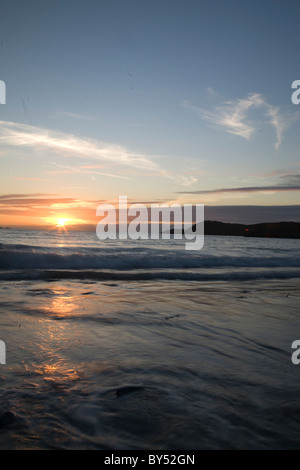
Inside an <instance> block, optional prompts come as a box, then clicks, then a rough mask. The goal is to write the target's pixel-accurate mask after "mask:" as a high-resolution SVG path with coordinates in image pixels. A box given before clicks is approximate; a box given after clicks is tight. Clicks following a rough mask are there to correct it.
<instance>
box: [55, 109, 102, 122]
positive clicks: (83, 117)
mask: <svg viewBox="0 0 300 470" xmlns="http://www.w3.org/2000/svg"><path fill="white" fill-rule="evenodd" d="M57 117H58V118H60V117H66V118H71V119H80V120H83V121H96V119H95V118H94V117H92V116H86V115H85V114H78V113H70V112H69V111H57V113H56V114H54V115H53V116H52V118H57Z"/></svg>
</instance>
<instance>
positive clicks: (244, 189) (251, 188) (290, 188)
mask: <svg viewBox="0 0 300 470" xmlns="http://www.w3.org/2000/svg"><path fill="white" fill-rule="evenodd" d="M269 191H273V192H280V191H300V184H297V185H288V186H284V185H282V186H280V185H270V186H248V187H247V186H246V187H240V188H218V189H209V190H198V191H178V194H223V193H257V192H269Z"/></svg>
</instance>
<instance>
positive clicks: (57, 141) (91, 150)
mask: <svg viewBox="0 0 300 470" xmlns="http://www.w3.org/2000/svg"><path fill="white" fill-rule="evenodd" d="M0 126H1V129H0V142H1V143H2V144H5V145H11V146H17V147H20V146H22V147H32V148H35V149H36V148H38V149H40V150H42V149H46V150H53V151H56V152H59V153H60V155H61V156H62V157H70V156H72V157H80V158H83V159H88V160H97V161H106V162H110V163H114V164H118V165H128V166H132V167H135V168H143V169H148V170H157V171H158V170H160V168H159V167H158V165H157V163H156V162H154V161H153V160H152V159H151V158H150V157H149V156H148V155H144V154H141V153H137V152H133V151H131V150H129V149H127V148H126V147H124V146H121V145H117V144H112V143H107V142H102V141H97V140H92V139H85V138H80V137H77V136H75V135H72V134H66V133H62V132H57V131H51V130H48V129H42V128H39V127H35V126H29V125H27V124H19V123H15V122H9V121H0Z"/></svg>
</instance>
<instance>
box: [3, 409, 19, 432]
mask: <svg viewBox="0 0 300 470" xmlns="http://www.w3.org/2000/svg"><path fill="white" fill-rule="evenodd" d="M16 419H17V418H16V415H15V414H14V413H12V412H11V411H5V413H3V414H2V415H1V416H0V429H1V428H4V427H5V426H8V425H9V424H12V423H14V422H15V421H16Z"/></svg>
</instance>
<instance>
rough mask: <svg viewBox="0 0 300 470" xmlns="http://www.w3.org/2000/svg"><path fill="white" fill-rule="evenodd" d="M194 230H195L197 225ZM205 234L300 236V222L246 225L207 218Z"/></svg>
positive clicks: (263, 236) (264, 236)
mask: <svg viewBox="0 0 300 470" xmlns="http://www.w3.org/2000/svg"><path fill="white" fill-rule="evenodd" d="M193 230H195V225H194V226H193ZM204 234H205V235H227V236H236V237H262V238H300V222H274V223H263V224H254V225H244V224H229V223H225V222H217V221H211V220H207V221H205V223H204Z"/></svg>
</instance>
